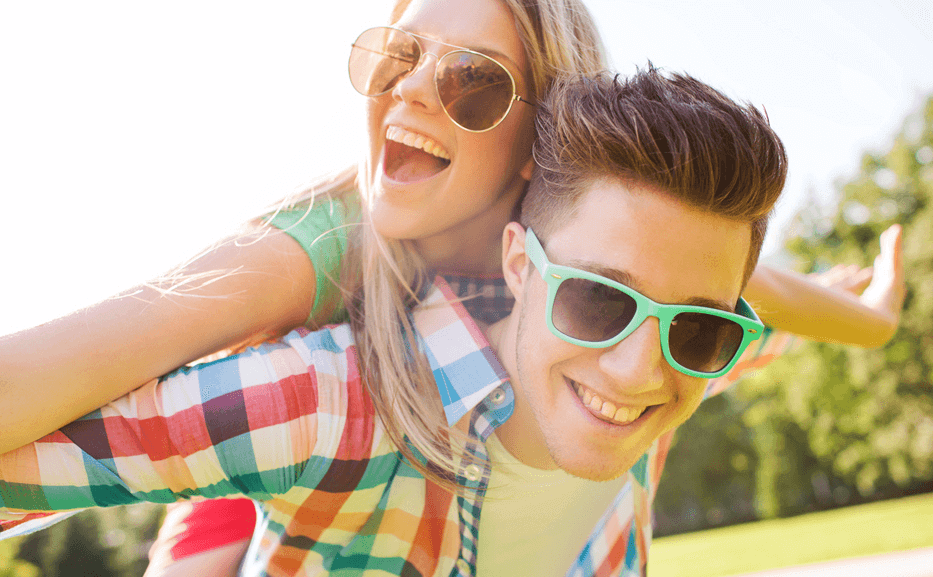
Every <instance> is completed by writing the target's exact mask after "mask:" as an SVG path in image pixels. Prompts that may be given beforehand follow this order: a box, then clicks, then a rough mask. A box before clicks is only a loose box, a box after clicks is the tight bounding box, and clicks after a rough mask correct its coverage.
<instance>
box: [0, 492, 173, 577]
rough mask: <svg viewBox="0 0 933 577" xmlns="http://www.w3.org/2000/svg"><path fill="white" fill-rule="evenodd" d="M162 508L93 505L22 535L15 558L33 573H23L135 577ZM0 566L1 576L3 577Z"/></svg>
mask: <svg viewBox="0 0 933 577" xmlns="http://www.w3.org/2000/svg"><path fill="white" fill-rule="evenodd" d="M162 510H163V508H162V507H161V506H157V505H133V506H129V507H114V508H111V509H92V510H89V511H84V512H82V513H79V514H78V515H75V516H73V517H70V518H68V519H66V520H65V521H62V522H61V523H58V524H57V525H53V526H52V527H50V528H49V529H47V530H45V531H39V532H37V533H33V534H31V535H27V536H26V537H22V538H20V539H18V540H17V541H18V545H19V550H18V552H16V557H17V558H18V559H19V560H20V561H18V562H19V563H23V564H25V565H28V567H32V568H33V569H34V570H35V571H36V572H35V573H33V574H28V573H27V574H24V575H23V577H29V576H30V575H34V576H35V577H39V576H41V577H87V576H94V577H138V576H139V575H142V574H143V573H144V572H145V570H146V565H147V563H148V560H147V553H148V551H149V546H150V544H151V541H152V539H154V538H155V533H156V532H157V531H158V527H159V522H160V520H161V518H162ZM2 543H3V542H0V544H2ZM0 558H2V557H0ZM2 567H3V565H2V564H0V577H7V575H6V574H5V573H3V572H2ZM36 568H38V569H36ZM13 575H17V577H19V576H18V574H12V573H11V574H10V576H11V577H12V576H13Z"/></svg>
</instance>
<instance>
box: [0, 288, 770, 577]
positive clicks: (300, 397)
mask: <svg viewBox="0 0 933 577" xmlns="http://www.w3.org/2000/svg"><path fill="white" fill-rule="evenodd" d="M453 280H455V281H456V280H458V279H453ZM454 286H455V287H457V288H456V292H454V290H452V289H451V288H450V287H449V286H448V285H447V284H446V283H444V282H443V281H440V280H439V281H438V282H436V284H435V287H434V289H433V290H432V292H431V293H430V294H429V296H428V297H427V298H426V299H425V302H424V304H422V305H421V306H419V307H418V308H416V309H415V310H414V312H413V319H414V324H415V327H416V330H417V332H418V338H419V339H420V340H419V343H420V348H421V350H422V351H423V352H424V353H425V354H426V356H427V358H428V359H429V361H430V363H431V367H432V369H433V371H434V375H435V378H436V380H437V383H438V389H439V391H440V393H441V398H442V400H443V402H444V405H445V411H446V414H447V418H448V421H449V422H451V423H453V422H456V421H457V420H459V419H460V417H462V416H463V415H466V414H467V413H471V415H470V419H469V422H470V426H469V432H470V435H471V437H472V438H473V439H474V440H475V442H474V443H473V444H472V445H471V446H470V448H469V450H470V451H471V452H473V453H475V454H477V455H478V456H481V457H484V458H485V457H486V456H487V455H486V449H485V441H486V439H488V437H489V435H490V434H491V433H492V432H493V431H494V430H495V428H496V427H498V426H499V425H501V424H502V423H503V422H505V420H506V419H508V417H509V416H510V415H511V413H512V408H513V404H514V396H513V393H512V389H511V385H510V384H509V381H508V378H507V376H506V374H505V371H504V370H503V369H502V367H501V365H500V364H499V362H498V360H497V359H496V357H495V355H494V354H493V352H492V350H491V349H490V347H489V345H488V343H487V342H486V340H485V338H484V337H483V335H482V333H481V332H480V330H479V328H478V327H477V325H476V324H475V323H474V322H473V320H472V319H471V318H470V316H469V315H468V314H467V312H466V310H465V309H464V306H463V305H462V304H461V303H458V302H454V301H455V300H456V298H457V296H458V295H461V296H462V295H463V294H464V292H469V291H470V290H472V289H471V287H468V286H466V285H464V284H463V283H456V282H455V285H454ZM481 288H483V289H485V290H483V291H480V292H481V294H483V295H484V296H481V297H480V298H478V299H475V300H473V301H466V304H467V305H470V306H471V308H474V309H484V308H485V309H488V311H487V312H490V314H492V315H493V316H495V314H496V313H495V312H494V311H495V310H496V309H500V308H503V307H505V306H506V305H510V304H511V302H510V300H509V299H508V297H507V296H505V298H504V299H503V298H502V297H503V295H504V293H503V291H502V290H501V289H497V288H494V287H488V286H487V287H481ZM768 342H769V341H768V340H767V339H765V340H764V341H763V342H762V343H761V345H760V346H758V347H757V348H756V350H755V351H753V352H752V353H751V357H753V358H754V359H758V360H760V359H763V358H766V357H768V351H769V350H770V349H771V348H772V347H769V346H768ZM757 364H758V361H754V360H752V361H746V362H744V364H743V365H741V367H742V368H740V369H738V371H734V372H733V373H731V375H733V376H734V375H736V374H738V372H740V371H741V370H743V369H744V368H749V367H751V366H755V365H757ZM357 369H358V366H357V357H356V348H355V346H354V345H353V340H352V335H351V333H350V331H349V329H348V328H347V327H346V326H345V325H342V326H336V327H328V328H326V329H323V330H320V331H317V332H313V333H309V332H307V331H304V330H299V331H295V332H293V333H291V334H289V335H288V336H286V337H285V338H284V339H283V340H282V341H281V342H279V343H276V344H269V345H264V346H262V347H259V348H256V349H251V350H249V351H247V352H245V353H242V354H240V355H236V356H233V357H229V358H226V359H222V360H220V361H216V362H214V363H209V364H205V365H199V366H197V367H194V368H186V369H182V370H180V371H178V372H176V373H173V374H171V375H168V376H166V377H164V378H162V379H160V380H159V381H158V382H153V383H150V384H148V385H146V386H145V387H143V388H142V389H140V390H138V391H136V392H133V393H131V394H129V395H127V396H125V397H123V398H121V399H119V400H117V401H115V402H113V403H111V404H109V405H107V406H106V407H103V408H102V409H100V410H99V411H95V412H94V413H91V414H89V415H87V416H86V417H84V418H82V419H80V420H78V421H76V422H74V423H72V424H70V425H68V426H66V427H64V428H62V429H61V430H60V431H58V432H55V433H53V434H51V435H49V436H47V437H45V438H43V439H41V440H39V441H37V442H35V443H33V444H31V445H28V446H26V447H23V448H21V449H18V450H16V451H13V452H11V453H7V454H5V455H2V456H0V505H2V506H3V507H4V508H5V509H4V513H5V514H6V516H7V518H10V519H14V520H17V521H16V522H19V521H21V520H22V516H21V515H19V514H18V513H21V512H25V511H51V510H69V509H78V508H84V507H92V506H110V505H119V504H125V503H133V502H137V501H155V502H171V501H175V500H178V499H185V498H190V497H195V496H201V497H218V496H223V495H232V494H245V495H248V496H250V497H252V498H255V499H258V500H260V501H262V502H263V508H264V511H265V515H264V521H263V523H262V526H261V527H260V528H259V530H258V531H257V535H258V538H254V541H253V544H252V546H251V549H250V553H249V554H248V555H247V559H246V561H245V562H244V565H243V567H242V568H241V573H242V574H244V575H272V576H279V575H320V574H329V575H346V576H349V575H359V574H361V573H367V574H378V575H424V576H427V575H436V576H441V575H443V576H445V577H446V576H467V575H473V574H475V567H476V557H477V550H476V546H477V542H478V538H477V532H478V527H479V518H480V513H481V510H482V508H481V500H480V499H477V498H471V497H458V496H455V495H452V494H450V493H449V492H447V491H445V490H443V489H441V488H440V487H439V486H437V485H436V484H434V483H432V482H430V481H427V480H425V479H424V477H423V476H421V475H420V474H418V473H417V472H416V471H415V470H414V469H412V468H411V467H410V466H408V465H407V464H406V463H405V462H403V461H402V460H401V459H400V458H399V455H398V453H397V452H396V450H395V448H394V446H393V445H392V443H391V442H390V441H389V439H388V437H387V436H386V435H385V434H384V429H383V427H382V424H381V421H380V420H379V418H378V417H377V416H376V414H375V411H374V409H373V405H372V402H371V400H370V398H369V397H368V395H367V394H366V390H365V388H364V387H363V385H362V383H361V382H360V377H359V373H358V370H357ZM731 380H733V378H731V377H730V379H727V380H723V381H718V383H722V382H726V383H727V382H731ZM715 383H716V382H711V383H710V385H711V386H710V388H709V390H710V391H717V388H716V386H714V385H715ZM669 444H670V435H667V436H665V437H664V438H662V439H660V440H659V441H658V442H657V443H655V445H654V446H653V447H652V448H651V450H650V451H649V452H648V453H647V454H646V455H644V456H643V457H642V458H641V459H640V460H639V461H638V463H637V464H636V465H635V467H633V469H632V470H631V471H629V472H628V473H626V476H627V479H626V482H625V485H624V487H623V489H622V490H621V491H620V493H619V494H618V496H617V497H616V499H615V500H614V502H613V504H612V505H611V507H610V508H609V509H608V511H607V512H606V514H605V515H604V516H603V518H602V519H601V520H600V521H599V523H598V524H597V526H596V527H595V528H594V530H593V532H592V534H591V536H590V539H589V540H588V542H587V544H586V546H585V547H584V548H583V550H582V551H581V553H580V555H579V557H578V559H577V561H576V562H575V563H574V565H573V566H572V567H571V568H570V569H569V571H568V573H567V575H569V576H576V575H580V576H602V575H606V576H608V575H615V576H618V575H623V576H627V575H644V574H645V565H646V562H647V550H648V546H649V544H650V541H651V515H650V509H651V501H652V499H653V497H654V493H655V490H656V488H657V481H658V479H659V477H660V473H661V470H662V468H663V464H664V458H665V456H666V454H667V448H668V446H669ZM488 479H489V470H488V468H486V470H481V469H480V468H479V467H477V466H476V465H467V466H464V467H463V468H462V470H461V473H460V478H459V480H460V482H461V483H463V484H464V485H466V486H469V487H471V488H473V489H474V490H475V492H476V495H477V496H478V497H482V495H483V494H484V493H485V489H486V483H487V482H488ZM37 521H38V522H41V521H42V520H41V519H37ZM16 522H14V523H11V524H9V525H8V526H15V524H16Z"/></svg>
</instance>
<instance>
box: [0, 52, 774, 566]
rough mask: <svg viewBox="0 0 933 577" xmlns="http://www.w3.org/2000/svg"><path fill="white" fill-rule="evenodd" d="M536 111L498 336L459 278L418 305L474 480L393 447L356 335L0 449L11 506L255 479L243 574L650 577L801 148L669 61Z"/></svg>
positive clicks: (6, 502) (230, 368)
mask: <svg viewBox="0 0 933 577" xmlns="http://www.w3.org/2000/svg"><path fill="white" fill-rule="evenodd" d="M540 108H541V110H540V114H539V124H538V130H539V142H538V144H537V148H536V160H537V162H538V164H539V168H538V172H537V174H536V175H535V178H534V179H533V181H532V184H531V186H530V189H529V192H528V195H527V198H526V201H525V203H524V204H523V208H522V211H523V212H522V224H521V225H520V224H518V223H512V224H510V225H509V226H508V227H507V228H506V230H505V231H504V234H503V239H504V243H503V244H504V246H503V269H504V273H505V278H506V282H507V283H508V286H509V288H510V289H511V290H512V292H513V294H514V295H515V306H514V308H513V309H512V312H511V314H509V316H508V317H506V318H505V319H504V320H503V321H501V322H499V323H496V324H494V325H492V326H490V327H488V329H487V330H486V334H485V336H484V334H483V333H482V332H481V331H480V329H479V328H478V327H477V326H476V325H475V324H474V322H473V321H472V320H471V319H470V318H469V316H468V315H467V314H466V311H465V309H464V308H463V305H462V304H461V303H459V302H456V301H457V299H456V298H455V296H456V295H455V294H454V293H453V292H452V291H451V290H450V288H449V287H448V286H447V285H446V284H445V283H444V281H443V280H441V279H438V280H437V281H436V283H435V286H434V288H433V289H432V291H431V292H430V293H429V294H428V295H427V296H426V297H425V298H424V299H423V301H422V303H421V304H420V305H419V306H418V307H416V309H415V310H414V311H413V319H414V326H415V330H416V332H417V334H416V335H413V339H414V341H415V343H416V344H417V349H418V350H419V351H420V352H422V353H423V354H424V356H425V357H426V358H427V360H428V361H429V362H430V364H431V368H432V369H433V375H434V377H435V379H436V386H437V390H438V393H439V397H440V400H441V402H442V404H443V405H444V410H445V413H446V415H447V419H448V422H449V423H450V424H451V425H452V426H453V427H454V429H455V430H459V431H462V432H466V434H467V439H468V443H467V446H466V449H465V454H464V458H463V460H462V466H461V467H460V468H459V470H458V471H457V482H458V484H459V485H460V486H461V487H462V491H461V492H462V494H452V493H451V492H449V491H446V490H444V489H443V488H442V487H440V486H439V485H437V484H435V483H433V482H430V481H426V480H425V478H424V477H423V476H422V475H420V474H418V473H417V472H416V471H415V470H414V469H413V468H412V467H411V466H409V465H408V464H407V463H405V462H403V461H401V460H400V459H399V458H398V452H397V450H396V448H395V447H394V446H393V445H392V443H391V442H390V441H389V439H388V437H387V436H386V435H384V434H383V433H384V430H383V428H382V426H381V423H380V419H379V417H378V415H377V414H375V411H374V410H373V407H372V403H371V402H370V401H369V398H368V395H367V393H366V388H365V387H364V386H363V383H362V382H361V379H360V376H359V371H358V364H357V357H356V349H355V346H354V344H353V337H352V333H351V332H350V330H349V328H348V327H347V326H338V327H332V328H328V329H324V330H321V331H318V332H315V333H307V332H306V331H298V332H295V333H292V334H290V335H288V336H287V337H285V338H284V339H283V340H282V341H281V342H279V343H274V344H271V345H266V346H263V347H260V348H258V349H254V350H251V351H248V352H246V353H243V354H241V355H237V356H234V357H230V358H227V359H223V360H220V361H217V362H214V363H209V364H206V365H201V366H197V367H194V368H191V369H183V370H181V371H179V372H176V373H173V374H172V375H169V376H167V377H164V378H163V379H161V380H160V381H159V382H157V383H156V382H154V383H150V384H149V385H147V386H145V387H143V388H142V389H140V390H138V391H136V392H134V393H132V394H130V395H127V396H126V397H123V398H121V399H119V400H117V401H115V402H114V403H111V404H110V405H108V406H106V407H103V408H102V409H101V410H100V411H98V412H95V413H92V414H91V415H88V416H87V417H85V418H83V419H81V420H79V421H76V422H75V423H72V424H71V425H68V426H66V427H64V428H62V429H61V430H60V431H59V432H56V433H54V434H52V435H49V436H48V437H46V438H44V439H42V440H40V441H37V442H36V443H33V444H32V445H28V446H26V447H24V448H22V449H19V450H17V451H14V452H11V453H7V454H5V455H2V456H0V504H2V506H3V507H5V508H6V509H7V511H8V516H9V518H16V517H17V513H18V512H19V511H26V510H31V511H35V510H38V511H49V510H65V509H74V508H81V507H88V506H107V505H116V504H123V503H130V502H135V501H139V500H149V501H157V502H167V501H174V500H177V499H184V498H187V497H190V496H196V495H198V496H204V497H219V496H224V495H231V494H246V495H248V496H250V497H253V498H255V499H257V500H260V501H263V502H264V509H265V513H266V515H265V524H264V526H263V528H262V535H261V538H258V539H255V540H254V542H253V545H252V547H251V550H250V553H249V554H248V555H247V559H246V560H245V562H244V565H243V566H242V568H241V572H242V574H248V575H311V574H315V575H317V574H332V575H359V574H363V573H367V572H372V573H373V574H379V575H444V576H447V575H474V574H479V575H494V574H501V575H546V574H552V575H564V574H572V575H620V574H621V575H641V574H644V571H645V565H646V562H647V549H648V545H649V544H650V538H651V533H650V531H651V529H650V505H651V499H652V496H653V492H654V487H655V486H656V482H657V478H658V476H659V474H660V470H661V467H662V466H663V461H664V455H665V454H666V446H667V443H668V441H669V436H670V433H671V432H672V431H673V429H674V428H676V427H677V426H678V425H679V424H680V423H682V422H683V421H684V420H685V419H686V418H688V417H689V416H690V414H692V413H693V411H694V410H695V409H696V407H697V405H698V404H699V402H700V400H701V399H702V398H703V396H704V394H705V393H706V392H708V389H710V385H709V383H713V382H716V381H708V380H707V379H708V378H709V377H714V376H721V375H723V374H725V373H726V372H727V371H729V370H730V368H732V367H733V366H734V365H735V363H736V362H737V361H738V357H739V355H741V353H742V351H743V350H745V349H746V347H748V345H750V344H753V345H754V347H752V348H751V349H749V350H750V351H751V353H750V354H751V355H752V356H756V355H757V356H758V357H761V355H766V354H767V347H763V346H762V344H763V343H766V342H767V343H771V344H773V343H774V340H773V339H772V340H769V339H768V338H767V337H766V336H765V337H764V338H760V337H762V329H763V327H762V325H761V324H760V323H758V322H757V320H756V318H755V315H754V313H753V312H752V311H751V309H750V308H748V307H747V306H746V305H745V304H744V301H742V300H740V294H741V292H742V289H743V287H744V285H745V283H746V282H747V280H748V277H749V274H750V272H751V271H752V270H753V269H754V267H755V263H756V261H757V257H758V253H759V251H760V248H761V242H762V239H763V236H764V230H765V225H766V222H767V215H768V213H769V212H770V210H771V208H772V206H773V205H774V202H775V201H776V200H777V198H778V196H779V194H780V191H781V188H782V186H783V181H784V175H785V170H786V158H785V155H784V150H783V147H782V146H781V143H780V141H779V140H778V138H777V137H776V136H775V135H774V133H773V132H772V131H771V130H770V128H769V127H768V124H767V122H766V120H765V119H764V117H763V116H762V115H761V114H759V113H758V111H757V110H755V109H754V108H751V107H743V106H739V105H737V104H735V103H734V102H732V101H731V100H729V99H727V98H726V97H724V96H723V95H721V94H720V93H718V92H716V91H715V90H713V89H711V88H709V87H708V86H706V85H704V84H702V83H700V82H698V81H696V80H693V79H691V78H689V77H682V76H673V77H664V76H662V75H661V74H659V73H658V72H656V71H655V70H653V69H650V70H648V71H644V72H641V73H639V74H637V75H636V76H634V77H632V78H631V79H629V80H626V81H619V80H617V79H614V78H612V77H608V76H606V77H599V78H592V79H582V78H577V79H568V80H566V81H564V82H561V83H559V84H558V87H557V88H556V89H555V91H554V92H553V94H552V95H551V96H550V97H549V99H548V101H547V102H546V103H542V104H541V105H540ZM657 303H663V304H660V305H659V304H657ZM468 304H469V303H468ZM487 338H488V341H487ZM494 352H496V353H498V355H499V359H501V364H500V362H499V360H497V358H496V356H495V355H494V354H493V353H494ZM732 370H733V372H732V373H730V374H731V375H734V374H735V369H732ZM487 493H488V494H487ZM483 496H486V499H483ZM480 513H482V516H481V515H480ZM568 568H569V572H568Z"/></svg>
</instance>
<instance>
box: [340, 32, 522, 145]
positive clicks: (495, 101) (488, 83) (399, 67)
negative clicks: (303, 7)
mask: <svg viewBox="0 0 933 577" xmlns="http://www.w3.org/2000/svg"><path fill="white" fill-rule="evenodd" d="M419 38H421V39H424V40H429V41H432V42H437V41H436V40H432V39H430V38H425V37H423V36H418V35H417V34H412V33H410V32H406V31H404V30H399V29H397V28H389V27H385V26H381V27H377V28H370V29H368V30H364V31H363V33H362V34H360V36H359V38H357V39H356V42H354V43H353V47H352V48H351V49H350V64H349V71H350V82H351V83H352V84H353V88H355V89H356V91H357V92H359V93H360V94H362V95H363V96H379V95H381V94H385V93H386V92H388V91H390V90H392V88H394V87H395V85H396V84H398V83H399V81H401V80H402V79H403V78H405V76H407V75H408V74H410V73H411V72H412V71H414V70H415V69H416V68H417V67H418V64H419V63H420V62H421V59H422V58H424V57H425V56H429V55H430V56H433V57H434V59H435V61H436V66H435V69H434V87H435V89H436V90H437V97H438V99H439V100H440V101H441V104H443V106H444V111H445V112H446V113H447V116H448V117H449V118H450V119H451V120H452V121H453V123H454V124H456V125H457V126H459V127H460V128H462V129H464V130H468V131H470V132H485V131H487V130H492V129H493V128H495V127H496V126H498V125H499V123H500V122H502V120H503V119H504V118H505V117H506V116H507V115H508V113H509V110H511V109H512V103H513V102H515V101H516V100H517V101H521V102H524V103H525V104H530V105H532V106H534V105H533V104H532V103H531V102H529V101H528V100H526V99H524V98H522V97H521V96H519V95H518V94H517V93H516V92H515V78H513V77H512V74H511V73H510V72H509V71H508V70H507V69H506V68H505V67H504V66H503V65H502V64H500V63H498V62H496V61H495V60H493V59H492V58H490V57H489V56H486V55H485V54H480V53H479V52H474V51H472V50H469V49H466V48H461V47H460V46H454V45H452V44H445V43H443V42H437V44H442V45H444V46H449V47H451V48H455V50H451V51H450V52H448V53H446V54H444V55H443V56H438V55H437V54H433V53H431V52H425V51H424V50H422V48H421V43H420V42H419V41H418V39H419Z"/></svg>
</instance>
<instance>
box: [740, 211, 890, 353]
mask: <svg viewBox="0 0 933 577" xmlns="http://www.w3.org/2000/svg"><path fill="white" fill-rule="evenodd" d="M880 244H881V252H880V254H879V255H878V257H877V258H876V259H875V263H874V267H871V268H868V269H859V268H858V267H842V268H836V269H833V270H832V271H829V273H826V274H823V275H803V274H799V273H795V272H792V271H781V270H777V269H772V268H769V267H765V266H759V267H758V268H757V269H755V273H754V274H753V275H752V278H751V280H749V282H748V286H747V287H746V289H745V298H746V299H747V300H748V301H749V302H750V303H751V304H752V306H753V307H754V308H755V311H756V312H757V313H758V314H759V316H760V317H761V320H762V321H764V323H765V324H767V325H768V326H769V327H771V328H774V329H779V330H783V331H786V332H789V333H794V334H796V335H799V336H802V337H804V338H806V339H810V340H816V341H824V342H834V343H840V344H848V345H856V346H861V347H878V346H881V345H883V344H885V343H886V342H888V341H889V340H891V338H892V337H893V336H894V333H895V331H897V326H898V323H899V322H900V314H901V308H902V306H903V303H904V293H905V285H904V265H903V258H902V255H901V228H900V226H898V225H893V226H891V227H890V228H888V229H887V230H885V231H884V232H883V233H882V234H881V237H880Z"/></svg>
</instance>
